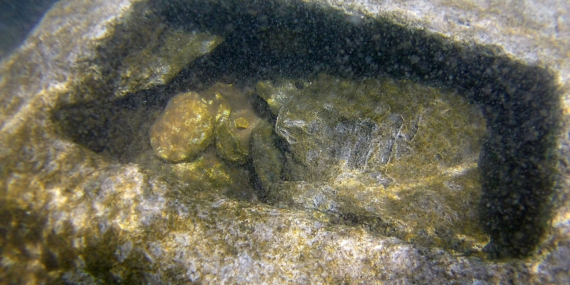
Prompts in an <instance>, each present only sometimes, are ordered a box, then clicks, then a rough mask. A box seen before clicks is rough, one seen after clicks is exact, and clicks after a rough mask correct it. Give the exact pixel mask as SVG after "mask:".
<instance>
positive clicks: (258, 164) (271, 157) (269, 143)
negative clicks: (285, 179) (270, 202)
mask: <svg viewBox="0 0 570 285" xmlns="http://www.w3.org/2000/svg"><path fill="white" fill-rule="evenodd" d="M251 152H252V158H253V167H254V168H255V173H256V174H257V177H258V178H259V180H260V183H261V188H262V191H263V193H262V194H261V196H263V198H265V196H266V195H267V193H268V191H269V189H270V187H272V185H273V184H276V183H279V182H280V181H281V172H282V171H283V154H282V153H281V151H280V150H279V149H278V148H277V146H276V136H275V134H274V133H273V128H272V127H271V125H270V124H268V123H266V122H262V123H260V124H259V125H258V126H257V128H256V129H255V130H254V131H253V139H252V143H251Z"/></svg>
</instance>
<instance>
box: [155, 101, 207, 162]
mask: <svg viewBox="0 0 570 285" xmlns="http://www.w3.org/2000/svg"><path fill="white" fill-rule="evenodd" d="M213 138H214V116H212V114H211V113H210V108H209V106H208V105H207V104H206V103H204V102H203V101H202V100H201V98H200V96H199V95H198V94H197V93H194V92H190V93H185V94H180V95H177V96H176V97H174V98H172V99H171V100H170V102H168V105H167V106H166V109H164V112H163V113H162V114H161V115H160V117H158V119H157V120H156V122H154V124H153V125H152V127H151V128H150V144H151V145H152V148H153V149H154V152H155V153H156V155H157V156H159V157H160V158H162V159H165V160H168V161H172V162H180V161H183V160H187V159H190V158H193V157H195V156H196V155H197V154H199V153H200V152H202V151H204V150H205V149H206V148H207V147H208V145H210V143H211V142H212V140H213Z"/></svg>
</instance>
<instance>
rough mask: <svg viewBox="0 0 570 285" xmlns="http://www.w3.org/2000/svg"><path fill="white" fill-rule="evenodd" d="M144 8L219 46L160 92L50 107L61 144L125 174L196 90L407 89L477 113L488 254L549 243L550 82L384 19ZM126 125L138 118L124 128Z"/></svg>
mask: <svg viewBox="0 0 570 285" xmlns="http://www.w3.org/2000/svg"><path fill="white" fill-rule="evenodd" d="M152 5H153V7H152V8H153V10H154V11H155V13H156V14H157V15H159V16H160V18H162V19H164V21H165V22H166V23H167V24H168V25H170V26H174V27H182V28H185V29H201V30H207V31H210V32H212V33H214V34H218V35H221V36H223V37H224V38H225V40H224V42H223V43H222V44H220V45H219V46H218V47H217V48H216V49H215V50H214V51H213V52H212V53H211V54H209V55H207V56H205V57H202V58H200V59H198V60H196V61H195V62H194V63H192V64H191V65H189V66H187V67H186V68H184V69H183V71H182V72H180V74H179V75H178V77H177V78H175V79H174V80H173V81H172V82H171V83H170V84H169V85H168V86H167V88H162V87H161V88H156V89H154V90H149V91H143V92H139V93H137V94H131V95H129V96H127V97H126V98H123V99H119V100H115V101H110V102H109V101H101V102H91V103H86V104H78V105H74V106H62V107H60V108H58V109H57V110H55V111H54V113H53V118H54V121H55V122H56V124H57V125H58V126H59V128H60V129H61V132H62V134H63V135H64V136H66V137H68V138H69V139H71V140H73V141H74V142H76V143H79V144H81V145H84V146H86V147H88V148H90V149H91V150H93V151H95V152H99V153H107V154H109V156H111V157H115V158H118V159H119V160H120V161H121V162H125V163H126V162H129V161H130V159H131V158H132V157H135V156H136V155H137V154H138V153H139V152H141V151H143V150H146V149H149V142H148V138H147V137H144V136H145V135H146V134H148V131H146V132H145V131H144V130H145V129H146V130H148V128H149V127H150V124H151V123H152V121H153V120H154V119H152V118H155V117H156V115H157V113H158V112H160V110H162V108H164V106H165V104H166V102H167V101H168V99H169V98H170V97H172V96H173V95H175V94H177V93H179V92H183V91H187V90H204V89H206V88H207V87H208V86H211V85H212V84H214V83H215V82H224V83H234V84H238V85H240V86H251V85H252V84H254V83H255V82H257V81H258V80H262V79H275V78H279V77H287V78H299V79H303V80H311V79H312V78H314V77H316V75H317V74H319V73H323V72H324V73H329V74H331V75H335V76H338V77H343V78H350V79H353V80H359V79H364V78H368V77H384V76H389V77H393V78H396V79H409V80H413V81H416V82H421V83H423V84H426V85H430V86H436V87H445V88H452V89H455V90H457V93H458V94H461V95H462V96H465V97H466V98H467V99H469V100H470V102H473V103H476V104H478V105H479V106H480V107H481V109H482V112H483V114H484V116H485V118H486V123H487V136H486V138H485V140H484V144H483V148H482V150H481V153H480V158H479V171H480V174H481V177H482V180H481V184H482V188H483V194H482V198H481V201H480V205H479V219H480V222H481V224H482V226H483V228H484V229H485V231H486V232H487V233H488V234H489V235H490V236H491V242H490V243H489V244H488V246H487V250H488V251H489V253H490V255H491V256H493V257H524V256H527V255H529V254H531V253H532V252H533V250H534V249H535V248H536V246H537V244H538V243H539V241H540V239H541V238H542V237H543V236H544V234H545V233H546V231H547V229H548V226H547V225H548V221H549V219H550V216H551V212H552V209H551V208H552V207H551V206H552V204H551V200H552V197H553V195H554V194H555V193H554V183H555V179H556V177H555V167H556V163H557V156H556V152H555V146H556V142H555V140H556V136H557V134H558V127H559V124H560V114H561V107H560V100H559V94H558V91H557V86H556V83H555V80H554V76H553V74H552V73H551V72H550V71H548V70H546V69H544V68H541V67H537V66H529V65H525V64H523V63H521V62H519V61H517V60H513V59H511V58H509V57H508V56H506V55H505V54H504V53H503V52H502V50H501V49H499V48H496V47H493V46H480V45H473V44H469V45H467V44H461V43H457V42H452V41H450V40H448V39H446V38H443V37H441V36H437V35H431V34H429V33H427V32H426V31H423V30H418V29H411V28H405V27H402V26H401V25H397V24H395V23H394V22H393V20H392V19H389V18H369V17H364V16H360V15H346V14H344V13H341V12H339V11H336V10H334V9H331V8H325V7H321V6H319V5H314V4H308V3H305V2H301V1H277V0H275V1H263V2H255V3H243V2H241V1H236V2H233V1H219V2H218V1H202V0H194V1H176V0H173V1H160V2H155V3H153V4H152ZM109 48H111V49H112V48H113V47H109ZM128 116H131V117H128ZM132 116H139V117H138V118H140V119H137V120H132V119H129V120H127V119H126V118H132ZM141 130H142V131H141ZM141 134H143V135H141Z"/></svg>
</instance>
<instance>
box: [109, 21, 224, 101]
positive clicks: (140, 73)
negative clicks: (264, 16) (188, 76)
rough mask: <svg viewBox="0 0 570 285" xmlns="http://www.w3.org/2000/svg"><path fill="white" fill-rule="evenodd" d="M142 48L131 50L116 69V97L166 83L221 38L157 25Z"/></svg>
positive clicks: (212, 48) (215, 44)
mask: <svg viewBox="0 0 570 285" xmlns="http://www.w3.org/2000/svg"><path fill="white" fill-rule="evenodd" d="M146 36H147V37H148V38H147V39H146V41H145V42H144V44H145V45H146V46H144V48H142V49H140V50H135V51H132V52H131V53H130V54H129V55H128V56H127V57H126V58H125V59H124V61H123V64H122V67H121V68H120V71H119V73H120V75H119V76H120V82H119V85H118V87H117V91H116V96H124V95H125V94H128V93H134V92H137V91H141V90H146V89H150V88H152V87H155V86H159V85H165V84H167V83H169V82H170V81H171V80H172V79H173V78H174V77H175V76H176V75H177V74H178V73H179V72H180V70H182V68H183V67H185V66H187V65H188V64H189V63H191V62H192V61H194V60H196V59H197V58H199V57H201V56H203V55H205V54H207V53H210V52H211V51H212V50H214V49H215V48H216V47H217V46H218V45H219V44H220V43H222V41H223V39H222V38H221V37H219V36H215V35H211V34H208V33H201V32H196V31H193V32H187V31H184V30H174V29H171V28H167V27H165V26H161V25H159V26H157V27H154V29H152V30H150V31H147V34H146Z"/></svg>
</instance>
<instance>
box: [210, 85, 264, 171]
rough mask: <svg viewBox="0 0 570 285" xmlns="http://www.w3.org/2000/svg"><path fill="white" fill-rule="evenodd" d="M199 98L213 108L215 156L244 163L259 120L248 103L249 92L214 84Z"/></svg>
mask: <svg viewBox="0 0 570 285" xmlns="http://www.w3.org/2000/svg"><path fill="white" fill-rule="evenodd" d="M200 96H202V98H204V99H205V100H207V102H209V104H210V105H211V106H212V108H213V109H215V111H214V112H215V114H216V115H215V121H216V123H215V126H214V128H215V131H214V136H215V141H216V143H215V144H216V150H217V153H218V155H219V156H220V157H221V158H223V159H225V160H226V161H228V162H231V163H235V164H244V163H246V162H247V159H248V157H249V155H250V148H251V146H250V141H251V134H252V132H253V130H254V129H255V127H256V126H257V124H258V123H259V122H260V120H261V119H260V118H259V117H258V116H257V115H256V114H255V112H254V110H253V109H252V107H251V105H250V104H249V97H250V96H251V92H246V91H242V90H239V88H236V87H235V86H234V85H231V84H224V83H220V82H217V83H215V84H213V85H212V86H211V87H210V88H208V89H207V90H205V91H203V92H201V93H200Z"/></svg>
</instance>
